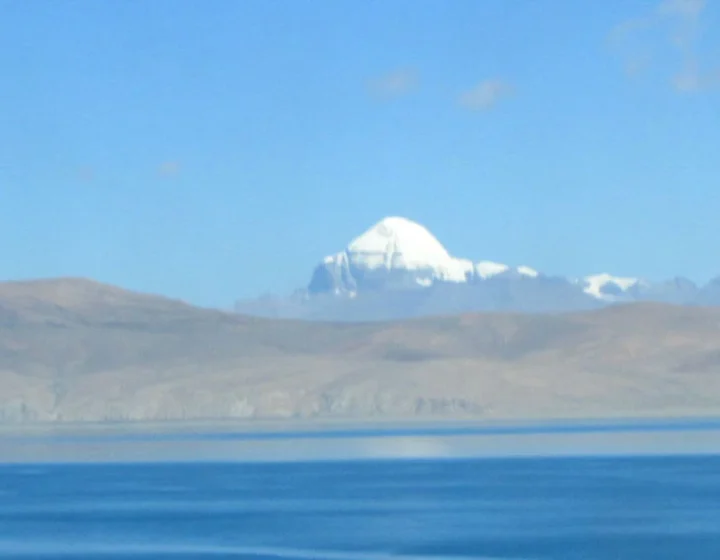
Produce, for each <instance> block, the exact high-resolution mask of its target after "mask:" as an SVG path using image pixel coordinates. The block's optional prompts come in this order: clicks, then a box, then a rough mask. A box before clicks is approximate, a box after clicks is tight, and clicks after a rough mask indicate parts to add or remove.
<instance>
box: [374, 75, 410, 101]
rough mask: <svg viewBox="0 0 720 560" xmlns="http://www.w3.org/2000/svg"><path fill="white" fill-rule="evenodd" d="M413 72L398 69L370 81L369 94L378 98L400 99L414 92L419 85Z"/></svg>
mask: <svg viewBox="0 0 720 560" xmlns="http://www.w3.org/2000/svg"><path fill="white" fill-rule="evenodd" d="M419 81H420V80H419V77H418V74H417V72H416V71H415V70H412V69H408V68H404V69H398V70H395V71H393V72H390V73H388V74H385V75H384V76H380V77H378V78H375V79H373V80H371V81H370V83H369V89H370V92H371V93H372V94H374V95H377V96H379V97H386V98H387V97H400V96H402V95H406V94H408V93H410V92H411V91H413V90H415V89H416V88H417V87H418V84H419Z"/></svg>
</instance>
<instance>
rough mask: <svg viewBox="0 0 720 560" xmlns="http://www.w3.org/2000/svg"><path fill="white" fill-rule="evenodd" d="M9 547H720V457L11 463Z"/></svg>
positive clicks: (46, 551)
mask: <svg viewBox="0 0 720 560" xmlns="http://www.w3.org/2000/svg"><path fill="white" fill-rule="evenodd" d="M0 558H39V559H40V558H106V559H113V558H137V559H150V558H156V559H160V558H162V559H169V558H215V559H222V558H238V559H258V560H260V559H263V560H265V559H273V558H286V559H299V558H302V559H307V558H311V559H338V560H354V559H358V560H359V559H368V560H377V559H453V558H458V559H460V558H463V559H469V558H475V559H484V558H488V559H490V558H492V559H558V560H562V559H568V560H570V559H572V560H578V559H583V560H600V559H602V560H625V559H627V560H664V559H667V560H688V559H698V560H700V559H708V560H717V559H719V558H720V457H718V456H713V455H704V456H693V455H685V456H662V455H656V456H646V457H611V456H608V457H575V458H570V457H554V458H537V457H536V458H465V459H456V460H449V459H432V458H429V459H421V460H418V459H405V460H358V461H301V462H275V463H264V462H250V463H238V462H225V463H218V462H202V463H200V462H197V463H194V462H191V461H185V462H180V463H147V462H145V463H133V462H124V463H114V462H112V461H105V462H103V463H79V464H54V463H37V464H22V463H17V464H6V465H0Z"/></svg>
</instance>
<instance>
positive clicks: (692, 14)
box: [610, 0, 718, 93]
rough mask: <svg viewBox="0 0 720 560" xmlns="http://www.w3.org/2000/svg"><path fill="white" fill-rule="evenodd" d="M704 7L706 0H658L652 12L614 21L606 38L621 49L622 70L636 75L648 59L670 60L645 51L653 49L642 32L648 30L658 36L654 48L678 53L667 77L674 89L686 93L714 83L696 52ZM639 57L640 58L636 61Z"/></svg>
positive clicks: (708, 87) (714, 78)
mask: <svg viewBox="0 0 720 560" xmlns="http://www.w3.org/2000/svg"><path fill="white" fill-rule="evenodd" d="M706 7H707V0H662V1H661V2H660V3H659V4H656V6H655V9H654V10H653V11H652V12H649V13H647V14H645V15H641V16H640V17H636V18H632V19H629V20H626V21H624V22H622V23H620V24H619V25H617V26H616V27H615V29H613V30H612V32H611V33H610V39H611V42H612V44H613V45H614V46H615V47H617V48H618V49H620V51H621V52H622V55H623V57H624V59H625V62H624V66H625V69H626V73H627V74H628V75H631V76H636V75H638V74H639V73H640V72H641V71H642V70H644V69H645V68H646V67H647V66H649V61H650V60H653V61H654V62H655V63H665V64H673V62H672V61H670V60H668V59H667V57H662V56H659V55H658V53H653V55H650V54H649V53H648V51H649V50H653V42H652V37H651V36H644V35H643V33H644V32H650V31H651V32H653V34H658V35H659V36H660V37H661V43H660V44H658V43H657V41H655V45H654V47H655V49H654V50H655V51H662V50H666V49H667V47H668V46H669V47H670V48H671V49H672V50H673V51H674V52H675V54H676V56H677V57H679V63H680V68H679V69H678V68H675V69H674V70H671V72H672V73H673V77H672V79H671V81H670V82H671V84H672V86H673V88H674V89H675V90H676V91H678V92H681V93H690V92H700V91H705V90H707V89H711V88H714V87H716V86H717V85H718V79H717V76H716V75H713V74H711V73H708V72H706V71H703V70H702V69H701V67H700V66H701V65H700V63H699V56H698V45H697V43H698V40H699V38H700V35H701V30H702V18H703V15H704V11H705V8H706ZM648 35H652V34H648ZM639 60H643V61H644V62H643V63H642V64H638V61H639Z"/></svg>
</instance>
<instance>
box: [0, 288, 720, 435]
mask: <svg viewBox="0 0 720 560" xmlns="http://www.w3.org/2000/svg"><path fill="white" fill-rule="evenodd" d="M719 411H720V309H713V308H700V307H675V306H669V305H661V304H633V305H626V306H616V307H608V308H605V309H602V310H600V311H594V312H587V313H575V314H567V315H521V314H469V315H458V316H448V317H432V318H425V319H416V320H411V321H403V322H392V323H364V324H325V323H309V322H301V321H283V320H270V319H260V318H252V317H246V316H241V315H236V314H232V313H225V312H222V311H218V310H212V309H204V308H198V307H194V306H192V305H189V304H187V303H184V302H181V301H176V300H172V299H168V298H164V297H160V296H155V295H148V294H139V293H135V292H132V291H127V290H123V289H120V288H117V287H114V286H109V285H105V284H100V283H97V282H93V281H90V280H85V279H54V280H38V281H26V282H7V283H0V421H2V422H5V423H10V422H12V423H16V422H38V421H40V422H67V421H101V420H163V419H201V418H202V419H208V418H326V417H327V418H331V417H332V418H356V419H368V418H387V419H400V418H440V417H444V418H486V419H490V418H492V419H500V418H503V419H510V418H513V419H535V418H573V417H574V418H579V417H584V418H590V417H594V418H597V417H611V416H667V415H679V414H681V415H707V414H717V413H718V412H719Z"/></svg>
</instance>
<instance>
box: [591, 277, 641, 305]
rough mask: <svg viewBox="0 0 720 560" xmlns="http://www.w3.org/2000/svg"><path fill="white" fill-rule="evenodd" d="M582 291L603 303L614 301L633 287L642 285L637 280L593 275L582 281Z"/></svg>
mask: <svg viewBox="0 0 720 560" xmlns="http://www.w3.org/2000/svg"><path fill="white" fill-rule="evenodd" d="M582 284H583V291H584V292H585V293H586V294H588V295H590V296H592V297H594V298H596V299H600V300H603V301H615V300H617V299H618V298H619V297H622V296H623V295H625V294H626V293H628V292H629V290H631V289H632V288H634V287H637V286H641V285H643V281H642V280H640V279H639V278H628V277H620V276H612V275H610V274H607V273H603V274H593V275H590V276H586V277H585V278H583V279H582Z"/></svg>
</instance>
